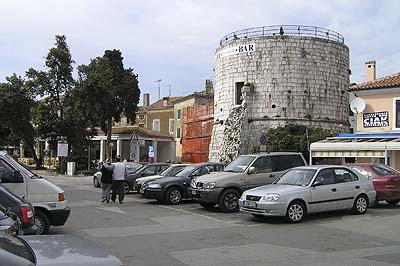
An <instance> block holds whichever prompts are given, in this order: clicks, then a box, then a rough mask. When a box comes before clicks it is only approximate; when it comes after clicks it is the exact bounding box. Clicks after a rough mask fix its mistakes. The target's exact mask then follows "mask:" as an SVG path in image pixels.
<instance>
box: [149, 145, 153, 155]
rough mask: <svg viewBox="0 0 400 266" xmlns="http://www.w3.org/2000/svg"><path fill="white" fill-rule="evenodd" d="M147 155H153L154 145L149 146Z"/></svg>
mask: <svg viewBox="0 0 400 266" xmlns="http://www.w3.org/2000/svg"><path fill="white" fill-rule="evenodd" d="M148 155H149V157H154V146H149V154H148Z"/></svg>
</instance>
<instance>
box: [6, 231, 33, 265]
mask: <svg viewBox="0 0 400 266" xmlns="http://www.w3.org/2000/svg"><path fill="white" fill-rule="evenodd" d="M0 249H3V250H5V251H7V252H9V253H11V254H14V255H16V256H18V257H22V258H24V259H27V260H29V261H30V262H32V263H35V256H34V254H32V252H31V249H30V248H29V247H27V246H25V244H24V242H22V241H21V240H20V239H18V238H16V237H13V236H9V235H7V234H2V235H1V236H0Z"/></svg>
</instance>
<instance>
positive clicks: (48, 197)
mask: <svg viewBox="0 0 400 266" xmlns="http://www.w3.org/2000/svg"><path fill="white" fill-rule="evenodd" d="M0 183H2V185H4V186H6V187H8V188H10V189H11V190H13V191H14V192H15V194H17V195H19V196H20V197H21V198H24V199H26V200H28V201H29V202H31V203H32V205H33V206H34V208H35V224H36V225H37V226H38V227H39V230H38V234H47V233H48V231H49V227H50V226H51V225H52V226H61V225H64V224H65V222H66V221H67V219H68V217H69V214H70V212H71V210H70V208H69V206H68V204H67V199H66V198H65V193H64V191H63V190H62V189H61V188H59V187H58V186H56V185H54V184H52V183H50V182H49V181H48V180H46V179H44V178H42V177H40V176H38V175H36V174H35V173H33V172H31V171H30V170H28V169H26V168H25V167H23V166H22V165H21V164H19V163H18V162H16V161H15V160H14V159H13V158H12V157H11V156H9V155H7V154H6V152H4V151H0Z"/></svg>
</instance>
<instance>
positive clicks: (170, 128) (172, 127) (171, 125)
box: [169, 118, 175, 133]
mask: <svg viewBox="0 0 400 266" xmlns="http://www.w3.org/2000/svg"><path fill="white" fill-rule="evenodd" d="M174 121H175V120H174V119H172V118H170V119H169V132H170V133H174V124H175V122H174Z"/></svg>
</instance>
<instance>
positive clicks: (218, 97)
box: [209, 36, 349, 161]
mask: <svg viewBox="0 0 400 266" xmlns="http://www.w3.org/2000/svg"><path fill="white" fill-rule="evenodd" d="M237 82H247V83H248V84H247V85H248V86H247V87H244V90H245V91H244V93H243V94H242V97H243V99H244V100H245V105H246V108H245V109H244V110H245V112H246V113H245V114H243V119H244V121H243V123H242V124H241V128H240V129H237V130H239V131H240V136H241V137H240V139H241V140H240V145H239V152H238V153H239V154H243V153H250V152H254V151H256V150H257V148H258V146H259V144H260V143H259V138H260V136H261V135H262V134H263V132H266V131H267V130H268V129H269V128H272V127H277V126H281V125H285V124H288V123H297V124H304V125H307V126H315V127H323V128H326V129H329V130H331V131H336V132H343V131H348V130H349V122H348V120H349V107H348V93H347V91H346V89H347V87H348V85H349V49H348V47H347V46H346V45H344V44H343V43H340V42H336V41H332V40H327V39H323V38H317V37H304V36H260V37H254V38H248V39H237V40H233V41H231V42H226V43H223V44H222V45H221V46H220V47H219V48H218V49H217V51H216V64H215V87H214V103H215V105H214V121H215V123H214V127H213V135H212V139H211V144H210V155H209V157H210V160H212V161H218V160H219V159H218V158H221V152H223V149H222V148H221V145H222V142H223V139H224V138H223V137H224V130H225V125H224V121H226V119H227V118H228V116H229V114H230V113H231V110H232V109H233V108H235V107H237V106H238V105H236V103H237V101H236V96H235V95H236V93H235V87H236V85H235V84H236V83H237Z"/></svg>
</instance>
